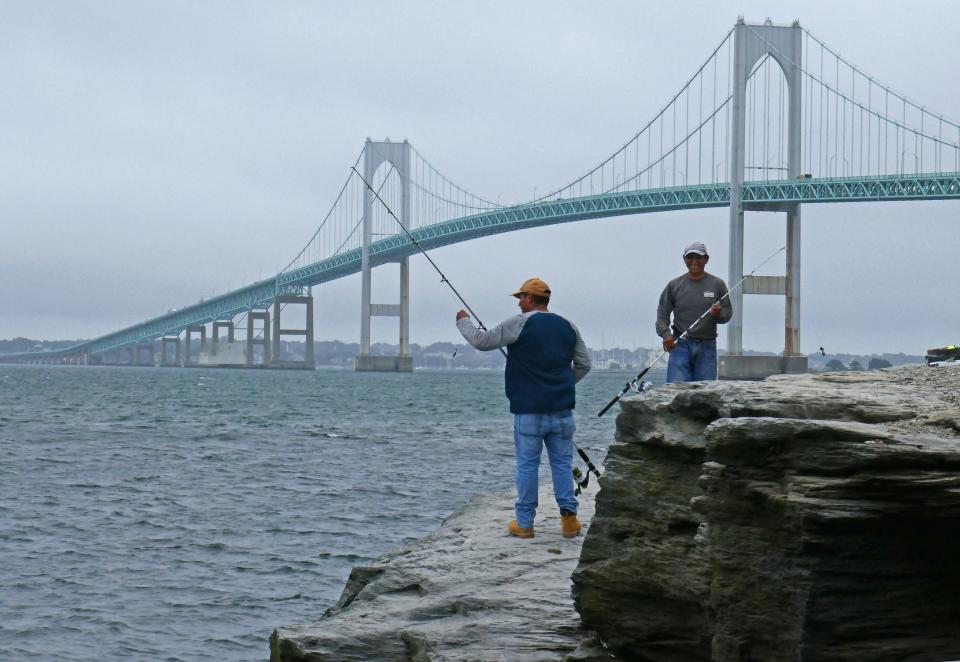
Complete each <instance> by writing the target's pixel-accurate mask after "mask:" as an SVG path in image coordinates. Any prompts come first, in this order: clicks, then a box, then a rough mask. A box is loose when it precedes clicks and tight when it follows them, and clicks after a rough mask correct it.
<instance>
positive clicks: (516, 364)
mask: <svg viewBox="0 0 960 662" xmlns="http://www.w3.org/2000/svg"><path fill="white" fill-rule="evenodd" d="M576 342H577V332H576V331H574V330H573V327H572V326H571V325H570V322H568V321H567V320H565V319H563V318H562V317H560V316H559V315H554V314H553V313H536V314H534V315H531V316H530V317H528V318H527V321H526V322H525V323H524V325H523V329H521V330H520V337H519V338H517V341H516V342H514V343H512V344H510V345H509V346H508V347H507V369H506V371H505V373H504V379H505V382H506V391H507V399H508V400H510V412H511V413H513V414H547V413H550V412H555V411H563V410H565V409H573V407H574V405H575V404H576V388H575V386H574V381H573V366H572V362H573V349H574V346H575V345H576Z"/></svg>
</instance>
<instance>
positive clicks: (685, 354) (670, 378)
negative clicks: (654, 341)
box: [667, 338, 717, 384]
mask: <svg viewBox="0 0 960 662" xmlns="http://www.w3.org/2000/svg"><path fill="white" fill-rule="evenodd" d="M716 378H717V339H716V338H712V339H710V340H697V339H696V338H684V339H683V340H681V341H680V342H678V343H677V346H676V347H674V348H673V351H672V352H670V361H669V363H667V383H668V384H669V383H670V382H704V381H711V380H714V379H716Z"/></svg>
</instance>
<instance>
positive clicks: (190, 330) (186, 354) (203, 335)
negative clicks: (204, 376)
mask: <svg viewBox="0 0 960 662" xmlns="http://www.w3.org/2000/svg"><path fill="white" fill-rule="evenodd" d="M194 333H199V334H200V351H201V352H202V351H203V350H205V349H206V348H207V327H206V326H205V325H203V324H198V325H192V326H188V327H187V328H186V329H185V331H184V334H185V335H184V339H183V340H184V342H183V367H184V368H186V367H189V366H193V365H196V363H194V362H193V356H192V355H191V353H190V342H191V340H192V339H193V334H194Z"/></svg>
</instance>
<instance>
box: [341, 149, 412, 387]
mask: <svg viewBox="0 0 960 662" xmlns="http://www.w3.org/2000/svg"><path fill="white" fill-rule="evenodd" d="M383 163H390V164H391V165H392V166H393V167H394V168H396V170H397V174H398V175H399V176H400V182H401V193H400V195H401V202H400V208H399V209H396V210H394V213H396V214H397V216H398V217H399V218H400V222H401V223H403V225H404V226H405V227H408V228H409V227H410V220H411V219H410V199H411V196H410V193H411V192H410V143H408V142H407V141H406V140H404V141H403V142H402V143H395V142H391V141H390V140H384V141H376V142H374V141H372V140H370V139H369V138H367V144H366V148H365V149H364V152H363V177H364V179H366V180H367V181H368V182H370V184H371V186H372V185H373V176H374V174H376V172H377V168H379V167H380V166H381V165H382V164H383ZM379 204H380V203H379V202H377V201H376V200H375V199H374V196H373V193H371V192H370V190H369V189H366V188H365V189H364V191H363V249H362V253H361V263H360V273H361V278H362V285H361V295H360V354H359V356H357V359H356V363H355V369H356V370H358V371H367V372H413V357H412V356H410V263H409V258H406V257H404V258H401V259H400V260H398V262H399V263H400V303H398V304H375V303H371V300H370V296H371V293H370V284H371V279H370V276H371V268H372V267H371V264H370V239H371V233H372V224H373V210H374V208H375V205H379ZM395 230H396V231H398V232H399V231H401V230H400V228H395ZM371 317H399V318H400V354H399V356H372V355H371V354H370V318H371Z"/></svg>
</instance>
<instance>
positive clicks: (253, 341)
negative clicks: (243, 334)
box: [246, 310, 270, 368]
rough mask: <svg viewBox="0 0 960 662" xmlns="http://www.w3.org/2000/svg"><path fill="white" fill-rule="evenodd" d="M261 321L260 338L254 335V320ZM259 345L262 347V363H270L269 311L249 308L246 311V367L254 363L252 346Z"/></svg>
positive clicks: (250, 366) (264, 364)
mask: <svg viewBox="0 0 960 662" xmlns="http://www.w3.org/2000/svg"><path fill="white" fill-rule="evenodd" d="M257 321H259V322H262V323H263V335H262V337H260V338H257V337H256V334H255V329H254V323H255V322H257ZM257 345H260V346H261V347H263V363H262V365H263V366H264V367H266V366H269V365H270V311H269V310H264V311H263V312H259V313H258V312H255V311H253V310H251V311H250V312H249V313H247V346H246V359H247V360H246V365H247V367H248V368H252V367H253V366H254V365H256V364H255V363H254V358H255V357H256V352H254V347H256V346H257Z"/></svg>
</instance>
